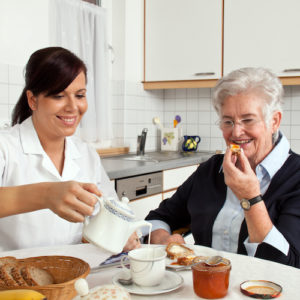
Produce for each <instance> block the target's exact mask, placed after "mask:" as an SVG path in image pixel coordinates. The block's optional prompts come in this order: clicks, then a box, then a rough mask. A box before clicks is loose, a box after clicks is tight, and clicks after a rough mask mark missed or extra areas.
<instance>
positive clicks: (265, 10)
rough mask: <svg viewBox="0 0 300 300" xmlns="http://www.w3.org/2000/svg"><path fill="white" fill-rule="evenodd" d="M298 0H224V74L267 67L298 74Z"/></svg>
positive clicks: (299, 56)
mask: <svg viewBox="0 0 300 300" xmlns="http://www.w3.org/2000/svg"><path fill="white" fill-rule="evenodd" d="M299 12H300V1H299V0H284V1H283V0H225V6H224V74H227V73H228V72H230V71H232V70H234V69H238V68H241V67H259V66H262V67H267V68H269V69H271V70H273V71H274V72H275V73H276V74H277V75H278V76H299V75H300V39H299V38H298V36H299V29H300V17H299Z"/></svg>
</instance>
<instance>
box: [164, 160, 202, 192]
mask: <svg viewBox="0 0 300 300" xmlns="http://www.w3.org/2000/svg"><path fill="white" fill-rule="evenodd" d="M197 168H198V165H193V166H188V167H182V168H177V169H170V170H166V171H163V191H168V190H171V189H175V188H178V187H179V186H180V185H181V184H182V183H183V182H184V181H185V180H186V179H187V178H188V177H189V176H190V175H192V173H194V172H195V171H196V169H197Z"/></svg>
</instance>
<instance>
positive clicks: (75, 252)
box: [0, 244, 300, 300]
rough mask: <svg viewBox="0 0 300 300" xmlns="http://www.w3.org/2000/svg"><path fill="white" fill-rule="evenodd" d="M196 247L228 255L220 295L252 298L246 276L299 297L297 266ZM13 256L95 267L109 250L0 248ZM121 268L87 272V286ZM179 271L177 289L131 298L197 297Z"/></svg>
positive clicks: (285, 297) (187, 274)
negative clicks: (243, 286)
mask: <svg viewBox="0 0 300 300" xmlns="http://www.w3.org/2000/svg"><path fill="white" fill-rule="evenodd" d="M192 247H195V249H196V252H197V254H198V255H200V254H201V255H216V254H218V255H222V256H223V257H225V258H228V259H229V260H230V261H231V264H232V270H231V274H230V284H229V291H228V294H227V296H226V297H225V298H223V299H230V300H235V299H238V300H240V299H248V300H249V299H251V298H249V297H247V296H245V295H243V294H242V293H241V292H240V283H242V282H243V281H245V280H250V279H251V280H255V279H260V280H269V281H273V282H275V283H277V284H280V285H281V286H282V288H283V292H282V295H281V296H280V298H279V299H280V300H294V299H299V285H300V269H297V268H293V267H288V266H285V265H282V264H278V263H274V262H271V261H267V260H261V259H257V258H253V257H248V256H244V255H239V254H233V253H228V252H220V251H216V250H213V249H211V248H207V247H203V246H192ZM9 255H12V256H15V257H17V258H26V257H32V256H42V255H67V256H74V257H78V258H81V259H83V260H85V261H86V262H88V263H89V264H90V266H91V267H96V266H98V265H99V263H101V262H102V261H104V260H105V259H106V258H107V257H109V256H110V254H109V253H108V252H104V251H103V250H101V249H99V248H97V247H95V246H93V245H90V244H80V245H71V246H61V247H46V248H33V249H22V250H15V251H7V252H0V256H9ZM118 272H120V268H117V267H114V268H109V269H102V270H101V271H100V272H98V273H95V274H90V275H89V276H88V277H87V281H88V283H89V287H90V288H93V287H95V286H98V285H102V284H110V283H111V280H112V276H114V275H115V274H116V273H118ZM179 274H180V275H181V276H182V277H183V278H184V284H183V286H182V287H180V288H179V289H177V290H175V291H172V292H169V293H166V294H160V295H155V296H154V295H152V296H139V295H131V298H132V300H135V299H149V298H151V299H154V300H157V299H161V300H165V299H172V300H173V299H181V300H187V299H200V298H199V297H198V296H196V295H195V294H194V291H193V281H192V272H191V271H190V270H187V271H181V272H179Z"/></svg>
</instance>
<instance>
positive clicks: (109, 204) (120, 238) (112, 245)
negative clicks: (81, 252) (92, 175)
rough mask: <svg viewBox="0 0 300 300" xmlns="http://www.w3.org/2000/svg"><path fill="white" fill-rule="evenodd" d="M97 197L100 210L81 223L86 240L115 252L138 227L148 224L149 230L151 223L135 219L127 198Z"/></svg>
mask: <svg viewBox="0 0 300 300" xmlns="http://www.w3.org/2000/svg"><path fill="white" fill-rule="evenodd" d="M96 197H97V196H96ZM97 198H98V201H99V204H100V211H99V212H98V213H97V214H96V215H94V216H90V217H88V216H87V217H85V220H84V223H83V237H84V239H86V240H87V241H88V242H90V243H92V244H94V245H96V246H98V247H101V248H103V249H104V250H106V251H109V252H111V253H113V254H117V253H120V252H121V251H122V250H123V248H124V246H125V245H126V242H127V240H128V238H129V237H130V236H131V234H132V233H133V232H135V231H136V230H137V229H138V228H140V227H143V226H148V227H149V232H150V230H151V228H152V224H151V223H149V222H147V221H144V220H141V221H135V214H134V212H133V211H132V210H131V208H130V207H129V206H128V202H129V200H128V198H126V197H123V198H122V200H121V201H119V200H118V199H115V198H114V197H107V198H106V197H103V196H102V197H97Z"/></svg>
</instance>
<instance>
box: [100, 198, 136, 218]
mask: <svg viewBox="0 0 300 300" xmlns="http://www.w3.org/2000/svg"><path fill="white" fill-rule="evenodd" d="M128 202H129V199H128V198H127V197H122V199H121V201H118V200H116V199H115V198H114V197H107V198H104V206H105V208H106V209H108V210H109V211H110V212H111V213H113V214H114V215H118V216H119V217H121V218H122V219H125V220H127V221H132V220H133V219H134V218H135V214H134V212H133V210H132V209H131V208H130V207H129V206H128Z"/></svg>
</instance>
